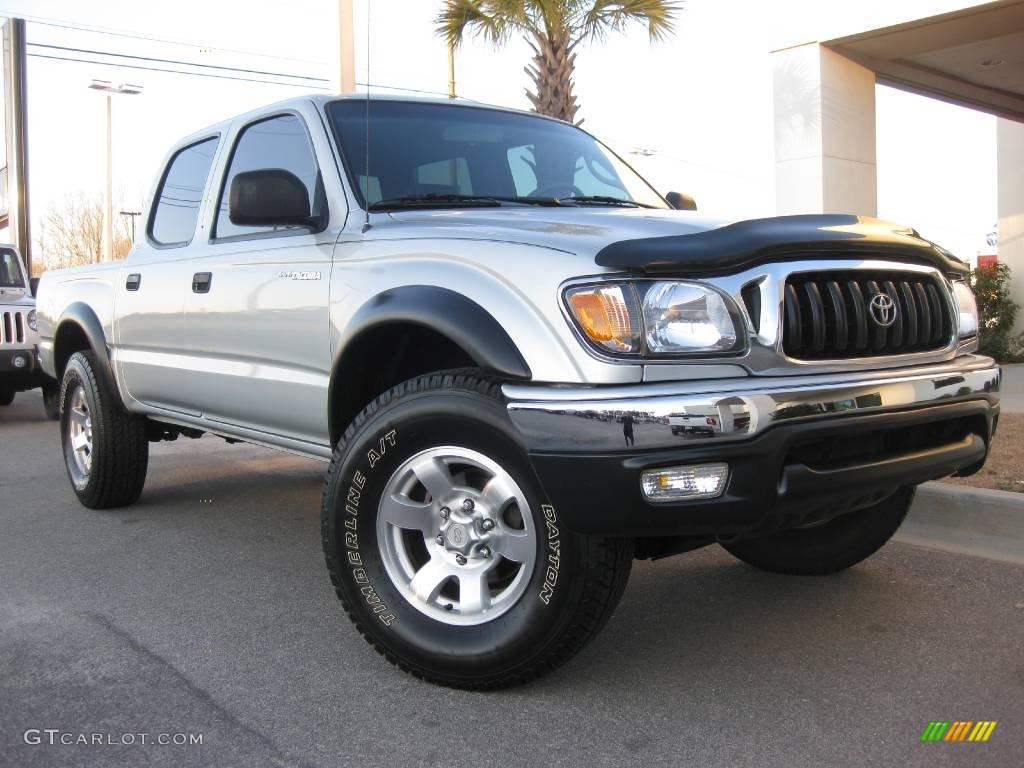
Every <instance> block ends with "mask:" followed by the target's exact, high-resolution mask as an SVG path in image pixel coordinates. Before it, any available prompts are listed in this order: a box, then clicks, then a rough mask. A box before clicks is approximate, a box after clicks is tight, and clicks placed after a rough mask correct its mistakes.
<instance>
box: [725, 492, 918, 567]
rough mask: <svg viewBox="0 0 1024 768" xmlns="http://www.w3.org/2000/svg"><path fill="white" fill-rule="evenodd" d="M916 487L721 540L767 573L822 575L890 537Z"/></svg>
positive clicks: (862, 556)
mask: <svg viewBox="0 0 1024 768" xmlns="http://www.w3.org/2000/svg"><path fill="white" fill-rule="evenodd" d="M915 490H916V488H915V486H907V487H904V488H900V489H899V490H898V491H896V492H895V493H893V494H892V495H891V496H887V497H886V498H885V499H883V500H882V501H880V502H878V503H877V504H873V505H872V506H870V507H865V508H864V509H858V510H856V511H855V512H848V513H846V514H845V515H841V516H839V517H837V518H835V519H833V520H829V521H828V522H826V523H819V524H817V525H811V526H808V527H806V528H793V529H790V530H786V531H779V532H778V533H773V534H770V535H768V536H760V537H757V538H750V539H740V540H738V541H734V542H728V543H723V544H722V546H723V547H725V548H726V549H727V550H728V551H729V552H730V553H731V554H733V555H735V556H736V557H738V558H739V559H740V560H742V561H743V562H745V563H747V564H748V565H752V566H754V567H755V568H760V569H761V570H763V571H770V572H772V573H785V574H793V575H798V576H821V575H825V574H828V573H836V572H837V571H842V570H845V569H846V568H849V567H850V566H853V565H856V564H857V563H859V562H860V561H861V560H864V559H866V558H868V557H870V556H871V555H873V554H874V553H875V552H877V551H878V550H879V549H881V548H882V545H883V544H885V543H886V542H887V541H889V539H891V538H892V536H893V534H894V533H896V530H897V529H898V528H899V527H900V524H901V523H902V522H903V519H904V518H905V517H906V516H907V512H908V511H909V510H910V504H911V502H913V500H914V491H915Z"/></svg>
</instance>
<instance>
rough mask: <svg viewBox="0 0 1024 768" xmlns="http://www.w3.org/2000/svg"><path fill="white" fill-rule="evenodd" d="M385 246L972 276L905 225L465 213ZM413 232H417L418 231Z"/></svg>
mask: <svg viewBox="0 0 1024 768" xmlns="http://www.w3.org/2000/svg"><path fill="white" fill-rule="evenodd" d="M374 229H376V230H377V233H376V234H377V235H378V236H381V237H396V236H399V235H398V232H397V231H390V232H389V231H388V230H401V236H402V237H409V236H410V235H412V236H413V237H415V236H417V235H418V234H419V233H418V232H415V230H422V236H423V237H430V238H438V237H441V238H443V237H454V238H460V239H479V240H492V241H503V242H517V243H526V244H530V245H536V246H540V247H543V248H554V249H557V250H561V251H566V252H569V253H575V254H578V255H580V256H584V257H587V258H590V259H592V260H593V262H594V263H595V264H596V265H597V266H600V267H604V268H607V269H616V270H627V271H630V272H639V273H645V274H659V273H672V274H694V275H698V274H699V275H703V276H711V275H714V274H721V273H724V272H733V271H738V270H741V269H746V268H748V267H751V266H754V265H756V264H758V263H761V262H765V261H780V260H786V259H798V258H799V259H805V258H809V257H813V256H815V255H821V256H825V257H829V258H836V257H842V256H849V257H852V258H865V257H872V258H893V259H899V260H901V261H910V262H915V263H923V264H928V265H931V266H934V267H937V268H938V269H941V270H942V271H944V272H954V273H964V272H966V271H967V265H966V264H965V263H964V262H962V261H960V260H959V259H957V258H956V257H954V256H953V255H952V254H950V253H949V252H948V251H946V250H945V249H943V248H941V247H939V246H937V245H935V244H934V243H932V242H930V241H928V240H925V239H924V238H922V237H921V236H920V235H919V234H918V233H917V232H916V231H914V230H913V229H910V228H909V227H904V226H901V225H899V224H893V223H891V222H887V221H882V220H880V219H873V218H869V217H865V216H853V215H848V214H821V215H805V216H777V217H774V218H767V219H749V220H746V221H732V222H730V221H727V220H721V219H711V218H707V217H705V216H701V215H699V214H695V213H692V212H687V211H672V210H652V209H646V208H611V207H609V208H598V207H579V208H568V207H567V208H539V207H536V208H518V207H517V208H513V207H507V208H482V209H480V208H468V209H467V208H459V209H450V210H434V211H401V212H396V213H391V214H389V216H388V221H387V223H384V224H382V225H378V226H375V227H374ZM410 230H413V231H412V232H411V231H410Z"/></svg>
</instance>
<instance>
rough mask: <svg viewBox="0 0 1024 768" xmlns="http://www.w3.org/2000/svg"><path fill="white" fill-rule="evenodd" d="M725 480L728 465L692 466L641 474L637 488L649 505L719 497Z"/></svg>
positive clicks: (647, 471) (655, 470) (727, 473)
mask: <svg viewBox="0 0 1024 768" xmlns="http://www.w3.org/2000/svg"><path fill="white" fill-rule="evenodd" d="M728 479H729V465H728V464H692V465H690V466H688V467H666V468H665V469H648V470H645V471H644V472H643V473H642V474H641V475H640V485H641V486H642V487H643V489H644V496H646V497H647V498H648V499H650V500H651V501H681V500H685V499H714V498H717V497H719V496H721V495H722V491H724V490H725V482H726V480H728Z"/></svg>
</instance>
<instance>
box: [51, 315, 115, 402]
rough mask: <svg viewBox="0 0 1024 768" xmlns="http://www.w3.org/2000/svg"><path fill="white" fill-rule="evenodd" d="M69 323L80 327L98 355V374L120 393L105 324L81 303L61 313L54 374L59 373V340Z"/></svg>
mask: <svg viewBox="0 0 1024 768" xmlns="http://www.w3.org/2000/svg"><path fill="white" fill-rule="evenodd" d="M69 323H70V324H72V325H76V326H78V327H79V328H80V329H81V330H82V333H84V334H85V338H86V339H87V340H88V342H89V348H90V349H91V350H92V351H93V353H94V354H95V355H96V360H97V361H98V362H99V367H100V370H99V371H98V373H99V374H100V376H102V377H103V378H104V379H105V380H106V383H107V384H108V385H110V387H111V389H112V391H114V392H119V390H118V388H117V384H116V382H115V381H114V368H113V365H112V364H111V362H110V353H109V352H108V350H107V339H106V336H105V335H104V333H103V324H102V323H101V322H100V319H99V317H97V316H96V312H95V311H93V308H92V307H90V306H89V305H88V304H86V303H84V302H81V301H76V302H74V303H72V304H69V305H68V306H67V308H66V309H65V310H64V311H63V312H62V313H61V316H60V320H58V321H57V325H56V327H55V330H54V333H53V355H54V373H57V370H56V369H57V359H58V358H57V351H58V348H57V340H58V339H59V338H60V334H61V329H63V328H64V327H65V326H66V325H67V324H69Z"/></svg>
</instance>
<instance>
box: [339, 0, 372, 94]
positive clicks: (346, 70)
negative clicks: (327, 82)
mask: <svg viewBox="0 0 1024 768" xmlns="http://www.w3.org/2000/svg"><path fill="white" fill-rule="evenodd" d="M352 26H353V22H352V0H338V86H339V87H340V88H341V92H342V93H355V91H356V49H355V42H354V30H353V29H352ZM367 55H369V54H367ZM366 79H367V80H369V79H370V78H369V76H367V78H366Z"/></svg>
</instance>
